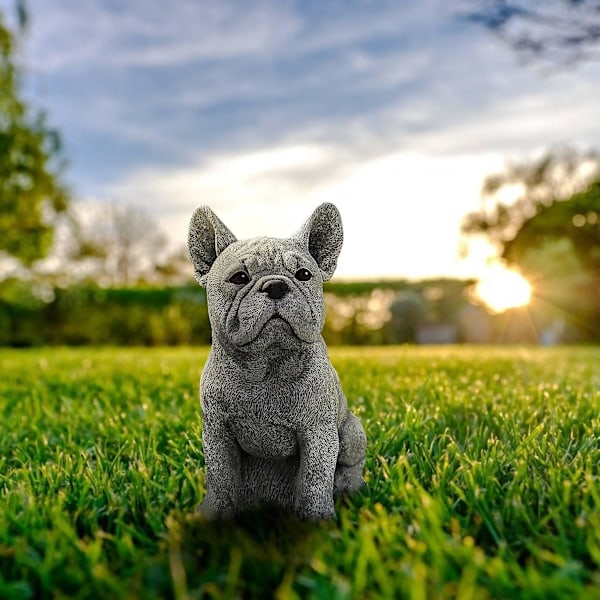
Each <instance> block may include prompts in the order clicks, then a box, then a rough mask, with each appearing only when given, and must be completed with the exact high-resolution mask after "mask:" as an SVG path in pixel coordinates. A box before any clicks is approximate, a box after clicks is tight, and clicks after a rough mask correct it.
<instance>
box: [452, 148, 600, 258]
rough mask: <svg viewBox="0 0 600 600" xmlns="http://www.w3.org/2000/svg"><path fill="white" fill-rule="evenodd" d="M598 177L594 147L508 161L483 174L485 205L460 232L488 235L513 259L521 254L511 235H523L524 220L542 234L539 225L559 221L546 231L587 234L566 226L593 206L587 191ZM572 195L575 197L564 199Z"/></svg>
mask: <svg viewBox="0 0 600 600" xmlns="http://www.w3.org/2000/svg"><path fill="white" fill-rule="evenodd" d="M594 181H600V155H599V154H598V153H596V152H585V153H582V152H576V151H574V150H571V149H568V148H564V149H556V150H553V151H551V152H548V153H547V154H545V155H544V156H542V157H541V158H540V159H537V160H533V161H526V162H522V163H516V164H512V165H509V166H508V168H507V169H506V171H504V172H502V173H495V174H493V175H490V176H488V177H487V178H486V179H485V181H484V183H483V186H482V190H481V195H482V200H483V202H482V207H481V210H479V211H475V212H472V213H470V214H468V215H467V216H466V217H465V219H464V221H463V224H462V231H463V233H464V234H466V235H467V236H471V235H483V236H485V237H486V238H488V239H489V241H490V242H492V243H493V244H494V245H495V246H496V247H497V248H498V251H499V253H500V254H501V256H502V257H503V258H506V259H510V258H512V259H513V260H514V259H515V258H516V257H517V256H516V254H515V248H516V246H515V244H513V240H514V239H515V237H516V236H517V235H518V234H520V235H525V234H524V233H520V232H521V230H522V229H523V227H525V225H526V224H528V225H527V228H526V232H527V231H531V230H533V228H534V227H535V229H536V231H537V232H538V234H539V231H540V228H547V227H549V226H550V223H549V221H553V222H554V221H555V227H554V228H553V229H552V231H551V232H550V230H548V236H553V237H557V236H558V235H559V233H560V235H567V236H573V237H574V238H577V237H581V236H583V237H585V232H584V230H583V229H581V228H573V227H570V226H567V222H571V221H572V218H573V217H574V216H575V215H576V214H579V213H578V212H577V211H584V212H585V210H584V209H585V204H586V203H587V202H590V203H591V206H590V208H589V210H594V200H593V191H591V192H590V193H591V195H590V193H587V192H585V193H584V192H583V190H586V188H587V186H589V185H591V183H592V182H594ZM511 192H512V193H511ZM578 194H583V196H581V195H578ZM507 195H508V196H509V198H508V199H504V196H507ZM568 200H570V201H571V202H570V203H567V204H564V203H565V202H566V201H568ZM571 212H572V213H573V214H571ZM548 215H552V217H549V216H548ZM569 215H570V216H569ZM576 220H577V219H576ZM532 222H534V223H535V226H534V225H532V224H531V223H532ZM539 235H541V234H539ZM582 239H583V238H582ZM586 239H587V238H586ZM538 241H539V237H538ZM582 243H583V242H582ZM585 243H587V242H585ZM576 244H577V245H578V246H580V245H581V244H580V243H579V242H578V241H576ZM511 253H512V256H509V254H511Z"/></svg>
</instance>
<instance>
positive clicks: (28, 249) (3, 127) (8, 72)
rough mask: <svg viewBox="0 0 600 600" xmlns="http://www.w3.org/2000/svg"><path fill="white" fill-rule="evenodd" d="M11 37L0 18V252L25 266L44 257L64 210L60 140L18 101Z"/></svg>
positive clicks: (40, 115)
mask: <svg viewBox="0 0 600 600" xmlns="http://www.w3.org/2000/svg"><path fill="white" fill-rule="evenodd" d="M14 54H15V38H14V36H13V35H12V33H11V32H10V31H9V29H8V28H7V27H6V26H5V25H4V22H3V20H2V15H1V14H0V251H4V252H6V253H8V254H10V255H12V256H14V257H15V258H17V259H19V260H20V261H21V262H22V263H23V264H25V265H30V264H31V263H33V262H34V261H36V260H38V259H40V258H43V257H44V256H46V255H47V253H48V251H49V250H50V247H51V245H52V241H53V232H54V225H53V222H52V220H53V216H54V215H56V214H57V213H60V212H62V211H64V210H65V209H66V207H67V202H68V194H67V190H66V188H65V187H64V185H63V184H62V183H61V172H62V168H63V166H64V163H63V162H62V151H61V140H60V136H59V135H58V133H57V132H56V131H55V130H54V129H51V128H50V127H49V126H48V124H47V119H46V115H45V114H44V113H43V112H39V111H32V110H31V109H30V108H29V107H28V106H27V103H26V102H25V100H24V99H23V98H22V97H21V96H20V86H19V83H20V82H19V70H18V68H17V66H16V64H15V60H14Z"/></svg>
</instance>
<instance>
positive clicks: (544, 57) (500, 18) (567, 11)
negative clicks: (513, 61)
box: [465, 0, 600, 65]
mask: <svg viewBox="0 0 600 600" xmlns="http://www.w3.org/2000/svg"><path fill="white" fill-rule="evenodd" d="M471 7H472V8H470V10H468V11H467V13H466V15H465V16H466V18H467V19H468V20H469V21H472V22H475V23H477V24H481V25H483V26H484V27H486V28H487V29H488V30H490V31H492V32H493V33H495V34H496V35H498V36H499V37H500V38H501V39H503V40H505V41H506V42H507V43H508V44H509V45H510V46H511V47H512V48H513V49H514V50H515V51H516V52H517V53H518V54H519V56H521V57H523V58H525V59H526V60H534V61H543V62H546V63H549V64H553V65H556V64H568V63H573V62H577V61H582V60H590V59H598V58H600V52H599V49H600V0H548V1H544V2H540V1H537V2H526V1H525V0H479V1H477V2H473V3H471Z"/></svg>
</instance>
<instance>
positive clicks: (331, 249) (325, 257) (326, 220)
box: [294, 203, 344, 281]
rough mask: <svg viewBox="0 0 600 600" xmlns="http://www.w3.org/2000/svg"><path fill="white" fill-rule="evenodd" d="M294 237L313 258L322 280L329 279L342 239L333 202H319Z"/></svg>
mask: <svg viewBox="0 0 600 600" xmlns="http://www.w3.org/2000/svg"><path fill="white" fill-rule="evenodd" d="M294 238H295V239H298V240H299V241H300V242H301V243H302V244H304V245H305V247H306V248H307V249H308V251H309V253H310V255H311V256H312V257H313V258H314V259H315V261H316V262H317V265H319V269H320V270H321V274H322V276H323V281H328V280H329V279H331V277H332V275H333V272H334V271H335V267H336V264H337V259H338V256H339V254H340V250H341V249H342V242H343V241H344V232H343V230H342V218H341V216H340V213H339V211H338V209H337V208H336V207H335V206H334V205H333V204H329V203H325V204H321V205H320V206H318V207H317V208H316V209H315V211H314V212H313V214H312V215H311V216H310V218H309V219H308V221H306V223H304V225H303V226H302V228H301V229H300V231H299V232H298V233H297V234H296V235H295V236H294Z"/></svg>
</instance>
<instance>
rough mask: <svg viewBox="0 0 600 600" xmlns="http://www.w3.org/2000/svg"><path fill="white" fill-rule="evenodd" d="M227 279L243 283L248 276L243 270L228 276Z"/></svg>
mask: <svg viewBox="0 0 600 600" xmlns="http://www.w3.org/2000/svg"><path fill="white" fill-rule="evenodd" d="M229 281H231V283H235V284H236V285H244V284H245V283H248V282H249V281H250V276H249V275H248V273H246V272H245V271H238V272H237V273H234V274H233V275H232V276H231V277H230V278H229Z"/></svg>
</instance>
